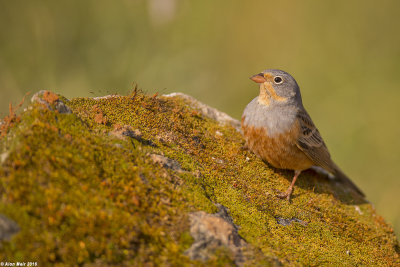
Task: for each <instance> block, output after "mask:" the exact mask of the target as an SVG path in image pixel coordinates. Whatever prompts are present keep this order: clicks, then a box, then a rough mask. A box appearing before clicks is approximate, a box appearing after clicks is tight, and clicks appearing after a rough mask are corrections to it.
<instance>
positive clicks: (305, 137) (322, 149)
mask: <svg viewBox="0 0 400 267" xmlns="http://www.w3.org/2000/svg"><path fill="white" fill-rule="evenodd" d="M297 119H298V121H299V124H300V135H299V137H298V139H297V146H298V148H300V150H302V151H303V152H304V153H305V154H306V155H307V157H309V158H310V159H311V160H312V161H313V162H314V164H315V165H318V166H321V167H322V168H324V169H326V170H327V171H329V172H331V173H334V171H335V165H334V163H333V162H332V160H331V155H330V154H329V151H328V148H327V147H326V145H325V143H324V140H322V137H321V135H320V133H319V131H318V129H317V127H315V125H314V123H313V122H312V120H311V118H310V116H309V115H308V113H307V111H305V110H301V111H299V112H298V113H297Z"/></svg>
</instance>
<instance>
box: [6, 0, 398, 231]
mask: <svg viewBox="0 0 400 267" xmlns="http://www.w3.org/2000/svg"><path fill="white" fill-rule="evenodd" d="M399 11H400V2H399V1H396V0H391V1H388V0H383V1H379V3H378V2H372V1H370V3H368V2H367V1H361V0H357V1H344V0H339V1H330V2H327V1H316V0H314V1H312V0H305V1H296V2H295V1H265V0H264V1H262V0H253V1H240V0H232V1H211V0H202V1H196V0H148V1H144V0H121V1H105V0H86V1H77V0H74V1H71V0H59V1H51V0H47V1H46V0H41V1H39V0H38V1H19V0H18V1H7V0H0V115H1V116H2V117H3V116H4V115H6V113H7V109H8V103H10V102H11V103H13V104H14V105H15V104H17V103H19V101H20V100H21V99H22V97H23V95H24V94H25V93H26V92H28V91H30V92H32V93H34V92H36V91H38V90H41V89H48V90H53V91H55V92H57V93H60V94H62V95H64V96H66V97H68V98H72V97H78V96H99V95H106V94H110V93H119V94H127V93H128V92H129V91H130V90H131V88H132V84H133V83H138V84H139V87H140V88H142V89H143V90H144V91H146V92H149V93H154V92H159V93H160V94H164V93H169V92H175V91H180V92H184V93H187V94H190V95H193V96H194V97H196V98H197V99H199V100H201V101H203V102H205V103H207V104H209V105H211V106H214V107H217V108H218V109H220V110H223V111H225V112H227V113H229V114H230V115H232V116H233V117H235V118H238V119H239V118H240V116H241V113H242V111H243V109H244V107H245V106H246V104H247V103H248V102H250V100H251V99H252V98H253V97H255V96H256V95H257V94H258V87H257V85H256V84H254V83H253V82H251V81H250V80H249V79H248V77H250V76H251V75H253V74H256V73H258V72H260V71H261V70H263V69H266V68H280V69H283V70H286V71H288V72H289V73H291V74H292V75H293V76H294V77H295V78H296V80H297V81H298V83H299V85H300V87H301V89H302V95H303V102H304V105H305V107H306V108H307V110H308V111H309V113H310V114H311V116H312V118H313V120H314V122H315V124H316V125H317V126H318V128H319V129H320V132H321V134H322V136H323V137H324V139H325V141H326V143H327V145H328V147H329V149H330V151H331V154H332V156H333V158H334V159H335V161H336V162H337V163H338V165H339V166H341V167H342V169H343V170H344V171H345V172H346V173H347V174H348V175H349V176H350V177H351V178H352V179H353V181H355V182H356V184H357V185H359V187H361V188H362V189H363V190H364V191H365V193H366V194H367V196H368V199H369V200H370V201H372V202H373V203H374V204H375V207H376V208H377V210H378V212H380V213H381V214H382V215H383V216H384V217H385V218H386V220H387V221H389V222H390V223H392V224H393V225H394V226H395V228H396V231H397V234H399V233H400V200H399V190H400V179H399V178H398V175H399V174H400V141H399V140H400V138H399V137H400V123H399V122H400V121H399V115H400V90H399V89H400V88H399V86H400V17H399V15H398V13H399Z"/></svg>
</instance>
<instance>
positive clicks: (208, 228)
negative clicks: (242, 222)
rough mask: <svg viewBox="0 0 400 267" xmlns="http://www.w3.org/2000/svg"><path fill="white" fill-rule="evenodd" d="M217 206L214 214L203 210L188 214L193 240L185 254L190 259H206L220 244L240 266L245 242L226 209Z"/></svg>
mask: <svg viewBox="0 0 400 267" xmlns="http://www.w3.org/2000/svg"><path fill="white" fill-rule="evenodd" d="M217 207H218V208H219V212H218V213H215V214H209V213H206V212H204V211H198V212H194V213H192V214H190V234H191V235H192V237H193V238H194V242H193V244H192V246H191V247H190V248H189V249H188V250H187V251H186V252H185V254H186V255H188V256H189V257H190V258H191V259H192V260H201V261H206V260H208V259H210V257H211V256H212V255H213V253H214V252H215V250H216V249H218V248H220V247H221V246H222V247H225V248H227V249H228V250H229V251H230V253H232V255H233V258H234V261H235V264H236V265H238V266H241V265H243V261H244V257H243V253H242V249H243V248H244V247H246V246H247V243H246V242H245V241H244V240H243V238H242V237H240V235H239V234H238V232H237V227H236V225H235V224H234V223H233V220H232V218H231V217H230V216H229V214H228V212H227V209H226V208H225V207H224V206H222V205H218V206H217Z"/></svg>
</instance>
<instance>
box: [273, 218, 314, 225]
mask: <svg viewBox="0 0 400 267" xmlns="http://www.w3.org/2000/svg"><path fill="white" fill-rule="evenodd" d="M276 222H277V223H278V224H280V225H283V226H289V225H291V224H292V222H297V223H300V224H301V225H303V226H307V224H308V223H307V222H305V221H302V220H300V219H297V218H291V219H286V218H281V217H276Z"/></svg>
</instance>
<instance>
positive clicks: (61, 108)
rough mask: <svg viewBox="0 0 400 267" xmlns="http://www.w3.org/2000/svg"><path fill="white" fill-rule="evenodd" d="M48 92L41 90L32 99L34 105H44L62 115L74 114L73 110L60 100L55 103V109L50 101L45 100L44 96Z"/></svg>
mask: <svg viewBox="0 0 400 267" xmlns="http://www.w3.org/2000/svg"><path fill="white" fill-rule="evenodd" d="M47 92H48V91H46V90H41V91H39V92H37V93H35V94H34V95H33V96H32V98H31V102H32V103H35V102H37V103H40V104H43V105H45V106H46V107H47V108H48V109H50V110H57V111H58V112H59V113H61V114H69V113H72V111H71V109H70V108H69V107H68V106H66V105H65V103H64V102H63V101H62V100H60V99H57V100H55V101H54V103H53V104H54V108H53V107H52V106H51V105H50V103H49V102H48V101H46V100H45V99H43V96H44V94H45V93H47Z"/></svg>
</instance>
